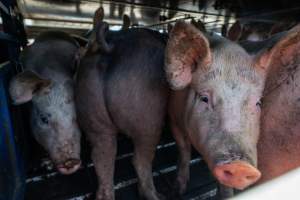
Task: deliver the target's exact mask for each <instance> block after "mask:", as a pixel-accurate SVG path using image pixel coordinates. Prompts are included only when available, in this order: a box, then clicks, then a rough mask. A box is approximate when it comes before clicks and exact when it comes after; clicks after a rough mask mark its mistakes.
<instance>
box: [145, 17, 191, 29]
mask: <svg viewBox="0 0 300 200" xmlns="http://www.w3.org/2000/svg"><path fill="white" fill-rule="evenodd" d="M193 18H194V17H191V16H188V17H184V18H178V19H174V20H167V21H164V22H161V23H157V24H151V25H147V26H143V27H154V26H161V25H165V24H170V23H173V22H176V21H178V20H187V19H193Z"/></svg>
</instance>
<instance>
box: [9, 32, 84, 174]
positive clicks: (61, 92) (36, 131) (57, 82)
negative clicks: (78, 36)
mask: <svg viewBox="0 0 300 200" xmlns="http://www.w3.org/2000/svg"><path fill="white" fill-rule="evenodd" d="M78 49H79V45H78V43H77V41H76V40H75V39H73V38H72V37H71V36H69V35H68V34H66V33H64V32H59V31H48V32H44V33H42V34H40V35H39V36H38V37H37V38H36V39H35V42H34V43H33V44H32V45H31V46H28V47H27V48H25V49H24V51H23V52H22V54H21V62H22V64H23V67H24V71H23V72H22V73H19V74H17V75H16V76H15V77H13V78H12V80H11V81H10V85H9V93H10V96H11V99H12V102H13V104H15V105H19V104H23V103H26V102H29V101H31V103H32V105H31V128H32V133H33V136H34V138H35V139H36V140H37V141H38V142H39V143H40V144H41V145H42V146H43V147H44V149H45V150H46V151H47V152H48V153H49V155H50V158H51V159H52V160H53V162H54V164H55V166H56V168H57V169H58V171H59V172H60V173H62V174H71V173H73V172H75V171H76V170H78V169H79V167H80V164H81V160H80V137H81V133H80V129H79V126H78V123H77V117H76V110H75V103H74V78H73V77H74V74H75V71H76V62H77V60H78V55H77V54H78Z"/></svg>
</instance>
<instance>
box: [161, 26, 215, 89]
mask: <svg viewBox="0 0 300 200" xmlns="http://www.w3.org/2000/svg"><path fill="white" fill-rule="evenodd" d="M165 56H166V57H165V71H166V75H167V79H168V81H169V83H170V85H171V87H172V88H173V89H182V88H184V87H186V86H187V85H188V84H190V82H191V80H192V72H193V70H194V69H193V68H194V67H195V66H197V67H202V68H203V69H207V67H208V66H209V64H210V62H211V53H210V48H209V43H208V40H207V39H206V37H205V36H204V35H203V34H202V33H201V32H200V31H199V30H197V29H196V28H195V27H194V26H192V25H190V24H186V23H184V22H177V23H176V24H175V26H174V28H173V29H172V31H171V33H170V38H169V40H168V44H167V47H166V54H165Z"/></svg>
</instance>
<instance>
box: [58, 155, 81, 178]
mask: <svg viewBox="0 0 300 200" xmlns="http://www.w3.org/2000/svg"><path fill="white" fill-rule="evenodd" d="M80 165H81V160H79V159H69V160H67V161H65V162H64V163H61V164H58V165H57V166H56V168H57V170H58V171H59V172H60V173H61V174H64V175H69V174H72V173H74V172H76V171H77V170H78V169H79V167H80Z"/></svg>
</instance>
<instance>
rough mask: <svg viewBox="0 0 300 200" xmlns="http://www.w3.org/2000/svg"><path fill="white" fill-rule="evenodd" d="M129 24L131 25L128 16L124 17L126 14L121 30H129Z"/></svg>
mask: <svg viewBox="0 0 300 200" xmlns="http://www.w3.org/2000/svg"><path fill="white" fill-rule="evenodd" d="M130 24H131V21H130V18H129V16H128V15H126V14H125V15H123V25H122V30H125V29H129V27H130Z"/></svg>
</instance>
